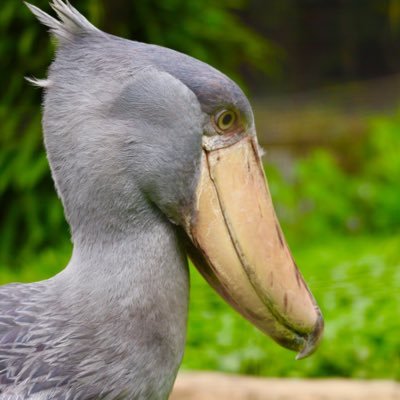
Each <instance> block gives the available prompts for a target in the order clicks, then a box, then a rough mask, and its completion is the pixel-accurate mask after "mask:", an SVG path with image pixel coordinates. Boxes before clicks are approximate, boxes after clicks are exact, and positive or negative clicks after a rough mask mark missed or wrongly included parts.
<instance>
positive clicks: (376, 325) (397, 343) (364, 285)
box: [0, 236, 400, 379]
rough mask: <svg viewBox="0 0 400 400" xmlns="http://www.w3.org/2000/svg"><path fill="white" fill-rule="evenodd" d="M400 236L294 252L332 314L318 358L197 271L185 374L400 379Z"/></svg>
mask: <svg viewBox="0 0 400 400" xmlns="http://www.w3.org/2000/svg"><path fill="white" fill-rule="evenodd" d="M399 249H400V236H392V237H379V236H378V237H373V236H362V237H332V238H330V239H324V240H320V241H313V242H310V243H307V244H306V245H304V244H303V245H300V244H297V245H296V244H294V245H293V246H292V250H293V253H294V256H295V258H296V260H297V262H298V264H299V265H300V268H301V270H302V273H303V275H304V276H305V278H306V281H307V282H308V283H309V285H310V287H311V289H312V291H313V293H314V295H315V296H316V298H317V300H318V302H319V304H320V306H321V308H322V310H323V313H324V316H325V322H326V329H325V337H324V340H323V342H322V344H321V347H320V349H319V350H318V351H317V353H315V354H314V355H313V356H312V357H310V358H308V359H306V360H302V361H295V360H294V357H295V354H294V353H292V352H290V351H288V350H285V349H282V348H281V347H279V346H278V345H276V344H275V343H274V342H272V340H271V339H269V338H268V337H266V336H264V335H263V334H262V333H261V332H259V331H258V330H257V329H256V328H254V327H252V326H251V325H250V324H249V323H248V322H247V321H245V320H244V319H243V318H242V317H240V316H239V315H238V314H236V313H235V312H234V311H233V310H232V309H231V308H230V307H229V306H228V305H226V304H225V303H224V302H223V301H222V300H221V299H220V298H219V297H218V296H217V295H216V294H215V293H214V292H213V290H212V289H211V288H210V287H209V286H208V285H207V284H206V283H205V281H204V280H203V278H202V277H201V276H200V275H199V274H198V273H197V271H196V270H195V269H194V268H192V272H191V282H192V290H191V304H190V315H189V328H188V338H187V346H186V354H185V358H184V362H183V368H184V369H207V370H219V371H228V372H237V373H244V374H253V375H264V376H281V377H285V376H286V377H320V376H321V377H322V376H325V377H326V376H344V377H354V378H388V379H400V334H399V332H400V320H399V311H398V310H399V296H398V293H399V289H400V251H399ZM69 253H70V246H69V245H66V246H65V247H64V248H61V249H57V250H47V251H46V252H43V253H41V254H38V255H35V256H32V258H31V259H30V260H26V262H25V263H24V264H23V267H21V268H20V269H19V270H11V269H9V268H7V267H6V266H0V284H4V283H7V282H12V281H23V282H29V281H34V280H39V279H45V278H47V277H49V276H52V275H53V274H55V273H56V272H58V270H59V269H60V268H61V267H62V266H64V265H65V264H66V263H67V261H68V258H69Z"/></svg>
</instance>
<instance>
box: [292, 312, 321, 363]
mask: <svg viewBox="0 0 400 400" xmlns="http://www.w3.org/2000/svg"><path fill="white" fill-rule="evenodd" d="M323 331H324V319H323V318H322V315H321V313H320V312H319V316H318V319H317V322H316V323H315V327H314V330H313V331H312V332H311V333H309V334H308V335H307V337H306V339H305V344H304V347H303V348H302V349H301V351H300V352H299V353H298V354H297V356H296V360H302V359H303V358H306V357H308V356H310V355H311V354H312V353H314V351H315V350H316V349H317V347H318V345H319V342H320V341H321V338H322V333H323Z"/></svg>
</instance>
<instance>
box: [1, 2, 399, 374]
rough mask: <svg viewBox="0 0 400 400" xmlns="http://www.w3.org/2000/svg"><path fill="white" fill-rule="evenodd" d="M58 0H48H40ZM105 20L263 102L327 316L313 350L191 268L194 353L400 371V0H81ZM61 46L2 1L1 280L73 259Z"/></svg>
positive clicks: (286, 204)
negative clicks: (58, 85) (58, 142)
mask: <svg viewBox="0 0 400 400" xmlns="http://www.w3.org/2000/svg"><path fill="white" fill-rule="evenodd" d="M34 3H35V4H36V5H38V6H39V7H41V8H43V9H45V10H46V11H49V6H48V4H47V0H36V1H35V2H34ZM73 4H74V5H75V6H76V7H77V8H79V9H80V10H81V11H82V12H83V13H84V14H85V15H87V16H88V17H89V18H90V20H91V21H92V22H94V23H95V24H96V25H97V26H99V27H100V28H102V29H103V30H106V31H108V32H110V33H113V34H116V35H121V36H125V37H128V38H131V39H135V40H140V41H145V42H151V43H157V44H161V45H164V46H168V47H171V48H174V49H177V50H180V51H183V52H185V53H187V54H191V55H193V56H195V57H197V58H200V59H202V60H204V61H206V62H208V63H210V64H212V65H213V66H215V67H217V68H219V69H221V70H222V71H224V72H225V73H226V74H228V75H229V76H231V77H232V78H234V79H235V80H237V81H238V82H240V84H241V85H242V87H244V89H245V90H246V92H247V94H248V95H249V97H250V99H251V100H252V103H253V105H254V109H255V117H256V122H257V127H258V128H257V129H258V135H259V139H260V142H261V144H262V145H263V146H264V147H265V150H266V155H265V157H264V162H265V169H266V172H267V176H268V179H269V182H270V186H271V191H272V194H273V198H274V202H275V205H276V208H277V212H278V214H279V217H280V220H281V223H282V225H283V229H284V231H285V234H286V236H287V238H288V241H289V244H290V245H291V247H292V250H293V253H294V256H295V258H296V259H297V262H298V264H299V266H300V268H301V270H302V272H303V274H304V275H305V278H306V280H307V281H308V282H309V284H310V287H311V288H312V291H313V292H314V294H315V296H316V298H317V299H318V302H319V303H320V305H321V307H322V310H323V312H324V315H325V318H326V333H325V339H324V341H323V343H322V345H321V347H320V349H319V351H318V352H317V353H316V354H315V355H314V356H313V357H311V358H309V359H306V360H304V361H301V362H296V361H294V355H293V354H292V353H290V352H288V351H287V350H284V349H281V348H280V347H278V346H277V345H276V344H275V343H273V342H272V341H271V340H270V339H268V338H266V337H265V336H263V335H262V334H261V333H260V332H258V331H257V330H256V329H255V328H253V327H252V326H251V325H250V324H249V323H247V322H246V321H244V320H243V319H242V318H241V317H239V316H238V315H237V314H236V313H235V312H234V311H232V310H231V309H230V308H229V307H228V306H227V305H226V304H225V303H223V301H222V300H220V299H219V297H217V295H216V294H214V292H213V291H212V290H211V289H210V288H209V287H208V286H207V284H206V283H204V282H203V280H202V278H201V277H200V276H199V275H198V274H197V272H196V271H195V270H194V269H192V292H191V308H190V320H189V331H188V340H187V349H186V355H185V359H184V364H183V368H186V369H208V370H220V371H230V372H238V373H243V374H252V375H262V376H285V377H292V376H296V377H327V376H342V377H357V378H389V379H397V380H398V379H400V306H399V303H400V302H399V300H400V299H399V290H400V91H399V90H400V1H399V0H362V1H361V0H360V1H357V0H330V1H326V0H297V1H291V0H248V1H242V0H220V1H212V0H146V1H139V0H137V1H133V0H112V1H111V0H75V1H73ZM53 51H54V45H53V44H52V43H51V42H50V41H49V39H48V36H47V34H46V32H45V29H44V28H43V27H41V26H40V25H39V24H38V23H37V22H36V20H35V19H34V18H33V16H32V15H30V13H29V12H28V10H27V9H26V7H24V5H23V4H22V2H20V1H15V0H2V1H1V9H0V71H1V75H0V86H1V91H0V284H4V283H8V282H12V281H23V282H28V281H34V280H39V279H44V278H47V277H49V276H51V275H53V274H55V273H56V272H58V271H59V270H60V269H62V268H63V266H65V265H66V263H67V262H68V258H69V254H70V251H71V244H70V242H69V231H68V227H67V225H66V223H65V221H64V218H63V213H62V209H61V205H60V202H59V200H58V199H57V196H56V194H55V191H54V189H53V184H52V181H51V178H50V174H49V168H48V165H47V161H46V157H45V153H44V149H43V144H42V134H41V126H40V119H41V110H40V104H41V91H40V90H39V89H37V88H33V87H31V86H29V85H28V84H27V83H26V82H25V81H24V80H23V77H24V76H36V77H39V78H42V77H45V74H46V68H47V66H48V65H49V63H50V61H51V58H52V57H53Z"/></svg>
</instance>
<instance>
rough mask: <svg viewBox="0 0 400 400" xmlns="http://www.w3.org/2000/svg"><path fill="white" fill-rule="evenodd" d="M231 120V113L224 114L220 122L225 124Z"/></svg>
mask: <svg viewBox="0 0 400 400" xmlns="http://www.w3.org/2000/svg"><path fill="white" fill-rule="evenodd" d="M231 122H232V114H226V115H224V116H223V118H222V123H223V124H224V125H225V126H226V125H229V124H230V123H231Z"/></svg>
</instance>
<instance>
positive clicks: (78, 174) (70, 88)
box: [29, 0, 323, 357]
mask: <svg viewBox="0 0 400 400" xmlns="http://www.w3.org/2000/svg"><path fill="white" fill-rule="evenodd" d="M52 6H53V8H54V9H55V11H56V12H57V14H58V16H59V18H60V20H56V19H54V18H52V17H50V16H49V15H47V14H45V13H43V12H42V11H40V10H39V9H37V8H36V7H34V6H29V7H30V9H31V10H32V11H33V12H34V13H35V14H36V16H37V17H38V18H39V19H40V20H41V21H42V22H43V23H45V24H46V25H47V26H49V27H50V29H51V31H52V32H53V34H54V35H55V36H56V37H57V38H58V41H59V46H58V51H57V57H56V59H55V61H54V63H53V64H52V66H51V68H50V72H49V77H48V80H47V81H46V83H45V85H46V96H45V113H44V128H45V143H46V148H47V152H48V157H49V161H50V165H51V168H52V173H53V177H54V179H55V182H56V186H57V189H58V192H59V194H60V196H61V198H62V200H63V203H64V207H65V211H66V215H67V218H68V220H69V222H70V224H71V226H72V231H73V234H75V235H79V232H80V231H82V232H84V227H85V225H86V224H87V223H88V222H87V221H88V220H89V219H90V218H91V217H90V216H92V220H95V221H96V223H100V222H99V221H107V224H108V229H110V230H112V229H113V230H114V231H115V229H123V228H122V227H121V226H117V227H116V225H120V224H121V220H124V221H126V224H127V225H129V224H133V223H134V218H135V216H137V215H138V214H140V213H141V212H142V210H144V209H145V208H146V207H147V206H148V205H149V204H150V205H151V206H152V207H154V208H155V209H157V210H159V211H160V212H161V213H162V214H163V215H164V216H165V217H166V218H168V220H169V221H170V222H171V223H172V224H174V225H176V226H177V230H179V232H180V234H181V238H182V240H183V242H184V244H185V247H186V250H187V253H188V255H189V257H190V258H191V259H192V261H193V263H194V264H195V265H196V267H197V268H198V269H199V271H200V272H201V273H202V274H203V276H204V277H205V279H206V280H207V281H208V282H209V283H210V285H211V286H212V287H213V288H214V289H215V290H216V291H217V292H218V293H219V294H220V295H221V296H222V297H223V298H224V299H225V300H226V301H227V302H228V303H229V304H230V305H231V306H232V307H233V308H235V309H236V310H237V311H238V312H239V313H240V314H242V315H243V316H244V317H245V318H247V319H248V320H249V321H251V322H252V323H253V324H254V325H255V326H256V327H258V328H259V329H260V330H261V331H263V332H265V333H266V334H267V335H269V336H271V337H272V338H273V339H274V340H275V341H277V342H278V343H280V344H281V345H283V346H285V347H287V348H289V349H292V350H295V351H297V352H299V357H305V356H307V355H308V354H310V353H312V352H313V351H314V349H315V348H316V346H317V344H318V342H319V339H320V337H321V334H322V330H323V320H322V316H321V312H320V310H319V308H318V306H317V304H316V302H315V300H314V298H313V296H312V294H311V293H310V290H309V289H308V287H307V285H306V283H305V281H304V280H303V278H302V276H301V274H300V272H299V270H298V268H297V266H296V264H295V262H294V260H293V257H292V255H291V253H290V250H289V248H288V245H287V243H286V241H285V239H284V236H283V233H282V230H281V228H280V226H279V223H278V219H277V217H276V215H275V211H274V207H273V204H272V200H271V196H270V192H269V189H268V184H267V181H266V179H265V175H264V170H263V166H262V162H261V159H260V152H259V146H258V142H257V136H256V128H255V125H254V117H253V112H252V108H251V106H250V103H249V101H248V99H247V98H246V96H245V95H244V94H243V92H242V90H241V89H240V88H239V87H238V86H237V85H236V84H235V83H234V82H233V81H232V80H230V79H229V78H228V77H226V76H225V75H224V74H222V73H221V72H219V71H217V70H216V69H214V68H212V67H211V66H209V65H207V64H205V63H203V62H201V61H198V60H196V59H194V58H191V57H189V56H187V55H184V54H181V53H178V52H176V51H173V50H170V49H167V48H163V47H159V46H155V45H148V44H143V43H138V42H133V41H129V40H124V39H121V38H117V37H114V36H112V35H108V34H106V33H104V32H101V31H100V30H98V29H97V28H95V27H94V26H93V25H91V24H90V23H89V22H88V21H87V20H86V19H85V18H84V17H83V16H82V15H81V14H79V13H78V12H77V11H76V10H75V9H74V8H73V7H72V6H70V5H69V4H64V3H62V2H61V1H60V0H54V1H53V3H52ZM115 215H117V216H118V218H115V219H113V216H115ZM121 216H122V217H123V218H122V219H121ZM99 229H100V228H99Z"/></svg>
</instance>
